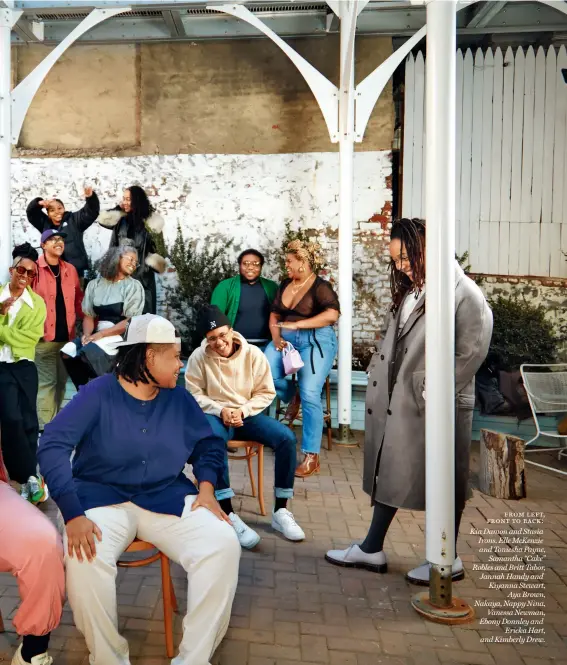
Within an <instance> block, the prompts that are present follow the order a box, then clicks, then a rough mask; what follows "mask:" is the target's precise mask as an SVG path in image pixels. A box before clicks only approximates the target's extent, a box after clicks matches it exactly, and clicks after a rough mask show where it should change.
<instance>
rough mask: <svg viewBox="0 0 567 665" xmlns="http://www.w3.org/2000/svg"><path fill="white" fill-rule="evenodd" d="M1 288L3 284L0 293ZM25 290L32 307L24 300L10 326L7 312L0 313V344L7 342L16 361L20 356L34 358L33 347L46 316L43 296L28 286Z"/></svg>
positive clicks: (38, 337)
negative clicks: (2, 314)
mask: <svg viewBox="0 0 567 665" xmlns="http://www.w3.org/2000/svg"><path fill="white" fill-rule="evenodd" d="M3 289H4V286H2V287H0V293H1V292H2V291H3ZM26 291H27V292H28V295H29V296H30V297H31V299H32V302H33V308H31V307H30V306H29V305H28V304H27V303H26V302H25V301H24V302H23V303H22V306H21V307H20V311H19V312H18V313H17V314H16V318H15V319H14V323H12V325H11V326H10V325H8V321H9V319H8V316H9V314H5V315H4V316H1V315H0V346H4V344H7V345H8V346H9V347H10V349H11V350H12V355H13V356H14V360H15V361H16V362H17V361H18V360H21V359H22V358H29V359H30V360H33V359H34V358H35V347H36V346H37V343H38V342H39V340H40V339H41V338H42V337H43V326H44V324H45V317H46V308H45V302H44V300H43V298H42V297H41V296H38V295H37V293H34V292H33V291H32V290H31V289H30V287H29V286H28V287H26Z"/></svg>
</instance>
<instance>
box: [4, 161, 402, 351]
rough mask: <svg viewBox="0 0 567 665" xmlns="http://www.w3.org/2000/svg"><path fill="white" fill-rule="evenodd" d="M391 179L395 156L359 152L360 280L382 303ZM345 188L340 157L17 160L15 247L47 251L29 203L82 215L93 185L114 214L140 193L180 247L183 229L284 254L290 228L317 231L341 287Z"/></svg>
mask: <svg viewBox="0 0 567 665" xmlns="http://www.w3.org/2000/svg"><path fill="white" fill-rule="evenodd" d="M391 172H392V168H391V160H390V154H389V153H388V152H360V153H356V155H355V177H354V181H355V190H354V197H355V220H356V223H355V228H356V231H355V257H356V259H355V263H354V267H355V271H356V270H357V269H360V268H363V271H367V270H368V269H369V268H373V270H372V271H371V272H370V273H369V275H366V277H365V279H366V287H370V288H373V289H375V290H376V295H377V296H378V299H379V300H380V301H381V300H382V297H383V296H384V288H385V287H387V282H384V281H383V280H382V279H380V277H382V273H383V269H384V251H383V245H382V244H381V243H382V242H383V238H382V236H383V234H384V232H383V229H382V228H381V224H380V223H376V222H368V220H370V218H371V217H372V216H373V215H374V214H375V213H379V212H380V211H382V210H383V209H384V207H385V206H386V205H387V204H388V205H389V204H391V196H392V191H391V189H389V188H388V187H387V183H386V178H387V177H388V176H391ZM338 182H339V155H338V153H300V154H279V155H169V156H162V155H148V156H144V157H112V158H93V159H76V158H58V159H25V158H22V159H14V160H13V161H12V226H13V239H14V242H15V243H19V242H22V241H24V240H29V241H30V242H32V243H35V244H36V246H37V245H39V234H38V233H37V231H36V230H35V229H34V228H33V227H32V226H31V225H30V224H29V223H28V222H27V219H26V214H25V210H26V206H27V203H28V202H29V201H30V200H31V199H32V198H34V197H36V196H44V197H53V196H57V197H58V198H61V199H62V200H63V202H64V203H65V205H66V208H67V209H68V210H76V209H77V208H78V207H80V206H81V205H82V199H83V194H82V192H83V187H84V185H85V184H89V185H92V186H93V187H94V188H95V189H96V191H97V193H98V195H99V197H100V200H101V206H102V209H107V208H111V207H114V206H115V205H116V203H118V202H119V201H120V199H121V196H122V190H123V189H124V188H125V187H127V186H128V185H132V184H139V185H141V186H143V187H144V188H145V189H146V191H148V193H149V194H150V199H151V202H152V203H153V205H154V206H155V207H156V209H157V210H158V211H159V212H160V214H161V215H162V216H163V217H164V219H165V237H166V241H167V242H168V243H171V242H173V240H174V238H175V234H176V230H177V224H178V223H180V224H181V227H182V229H183V232H184V234H185V236H186V238H188V239H197V240H200V241H202V242H210V241H211V240H215V239H216V240H221V239H223V238H233V239H234V249H233V251H234V253H235V255H236V254H237V253H238V251H239V250H240V249H243V248H244V247H250V246H253V247H257V248H258V249H260V250H264V251H270V250H272V251H273V250H274V249H275V248H279V246H280V244H281V240H282V235H283V230H284V227H285V224H286V222H287V221H290V222H291V223H292V227H294V228H299V227H302V228H310V229H315V230H317V232H318V235H319V237H320V239H321V243H322V245H323V246H324V248H325V249H326V250H327V252H328V256H327V260H328V263H329V264H330V266H331V274H332V275H333V277H335V278H336V277H337V274H336V264H337V256H336V250H337V246H338V245H337V241H336V230H337V228H338V214H339V196H338ZM358 232H363V233H364V234H365V235H370V234H372V235H373V236H374V235H376V236H379V241H380V248H379V251H375V250H374V249H373V248H372V246H368V247H366V246H365V247H363V246H357V243H356V233H358ZM109 236H110V231H108V230H106V229H102V228H100V227H98V226H97V225H94V226H93V227H91V228H90V229H89V230H88V231H87V233H86V234H85V244H86V246H87V251H89V253H90V254H91V256H92V257H93V258H94V259H97V258H99V257H100V256H101V255H102V254H103V253H104V250H105V249H106V247H107V246H108V242H109ZM266 274H267V275H268V276H276V266H275V262H272V264H271V265H268V266H267V270H266ZM379 276H380V277H379ZM369 278H370V280H371V283H370V284H369V283H368V279H369ZM374 280H375V281H374ZM363 309H365V310H367V309H368V308H363ZM382 314H383V313H382V312H368V311H361V312H359V318H360V324H358V326H357V327H355V339H356V338H357V330H360V331H361V332H362V330H361V328H362V325H363V324H366V325H368V324H369V323H370V324H371V327H372V326H373V325H374V323H375V322H376V321H377V320H378V319H380V318H381V317H382ZM368 335H369V331H368V328H366V329H365V333H364V335H360V337H359V339H360V341H362V340H363V339H364V340H365V341H366V340H367V339H368ZM371 336H372V337H373V335H371Z"/></svg>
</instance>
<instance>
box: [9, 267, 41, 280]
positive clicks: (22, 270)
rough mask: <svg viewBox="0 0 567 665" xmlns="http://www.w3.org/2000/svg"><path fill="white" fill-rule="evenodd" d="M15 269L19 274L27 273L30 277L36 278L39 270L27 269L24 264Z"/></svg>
mask: <svg viewBox="0 0 567 665" xmlns="http://www.w3.org/2000/svg"><path fill="white" fill-rule="evenodd" d="M14 270H15V271H16V272H17V273H18V275H22V276H23V275H27V278H28V279H35V278H36V275H37V272H36V271H35V270H33V269H32V270H27V269H26V268H24V267H23V266H16V267H15V268H14Z"/></svg>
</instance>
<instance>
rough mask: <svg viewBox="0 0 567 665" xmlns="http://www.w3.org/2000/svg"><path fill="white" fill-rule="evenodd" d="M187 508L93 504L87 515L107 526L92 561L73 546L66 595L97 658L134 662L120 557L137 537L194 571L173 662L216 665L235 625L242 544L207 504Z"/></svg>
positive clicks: (118, 664) (123, 664)
mask: <svg viewBox="0 0 567 665" xmlns="http://www.w3.org/2000/svg"><path fill="white" fill-rule="evenodd" d="M194 500H195V497H193V496H188V497H186V499H185V509H184V511H183V515H182V516H181V517H180V518H179V517H175V516H172V515H163V514H160V513H151V512H149V511H147V510H143V509H142V508H139V507H138V506H135V505H134V504H133V503H122V504H120V505H117V506H109V507H105V508H93V509H91V510H87V511H86V515H87V517H88V518H89V519H90V520H92V521H93V522H95V524H97V525H98V526H99V528H100V529H101V531H102V542H100V543H98V544H97V555H96V558H95V559H94V561H93V562H92V563H88V561H86V560H85V561H83V562H82V563H79V561H77V559H76V557H73V558H70V557H69V556H68V554H67V539H66V538H65V564H66V569H67V595H68V597H69V603H70V605H71V609H72V610H73V616H74V619H75V624H76V625H77V628H78V629H79V630H80V631H81V632H82V633H83V635H84V636H85V640H86V643H87V647H88V649H89V652H90V660H89V663H90V665H129V663H130V659H129V654H128V643H127V641H126V640H125V639H124V638H123V637H122V636H121V635H120V634H119V632H118V614H117V607H116V570H117V569H116V561H117V560H118V558H119V557H120V555H121V554H122V553H123V552H124V550H125V549H126V548H127V547H128V545H129V544H130V543H131V542H132V541H133V540H134V538H135V537H138V538H140V539H141V540H146V541H148V542H150V543H152V544H153V545H155V546H156V547H158V548H159V549H160V550H161V551H162V552H163V553H164V554H166V555H167V556H168V557H169V558H170V559H171V560H172V561H175V562H176V563H178V564H180V565H181V566H182V567H183V569H184V570H185V571H186V572H187V581H188V592H187V614H186V615H185V618H184V620H183V639H182V641H181V645H180V647H179V655H178V656H176V657H175V658H174V659H173V660H172V661H171V662H172V665H209V662H210V658H211V656H212V655H213V653H214V651H215V649H216V648H217V646H218V645H219V644H220V641H221V640H222V638H223V637H224V634H225V633H226V630H227V628H228V622H229V620H230V611H231V608H232V601H233V599H234V594H235V591H236V584H237V581H238V564H239V561H240V545H239V543H238V538H237V537H236V533H235V531H234V529H233V528H232V527H231V526H230V525H229V524H227V523H226V522H222V521H221V520H219V519H218V518H217V517H215V516H214V515H213V514H212V513H211V512H209V511H208V510H207V509H206V508H198V509H197V510H196V511H195V512H191V505H192V503H193V501H194Z"/></svg>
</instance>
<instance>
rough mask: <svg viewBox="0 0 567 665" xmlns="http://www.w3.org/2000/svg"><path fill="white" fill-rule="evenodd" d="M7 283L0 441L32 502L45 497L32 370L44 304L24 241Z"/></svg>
mask: <svg viewBox="0 0 567 665" xmlns="http://www.w3.org/2000/svg"><path fill="white" fill-rule="evenodd" d="M12 258H13V259H14V263H13V265H12V267H11V268H10V281H9V282H8V283H7V284H6V285H4V286H2V287H0V433H1V435H0V440H1V444H2V455H3V457H4V463H5V465H6V468H7V470H8V474H9V475H10V479H11V480H15V481H16V482H17V483H20V485H21V486H22V489H21V494H22V496H23V497H24V498H26V499H28V500H29V501H31V502H32V503H39V502H41V501H45V500H46V499H47V498H48V492H47V487H46V485H45V483H44V481H43V478H41V476H39V475H38V471H37V459H36V450H37V438H38V434H39V426H38V420H37V409H36V400H37V369H36V366H35V363H34V358H35V347H36V345H37V343H38V342H39V340H40V338H41V337H42V336H43V326H44V323H45V317H46V308H45V302H44V301H43V299H42V298H41V296H38V295H37V294H36V293H34V292H33V291H32V289H31V284H32V282H33V280H34V279H35V277H36V275H37V265H36V263H35V262H36V261H37V252H36V251H35V249H34V248H33V247H32V246H31V245H30V244H29V243H25V244H23V245H19V246H18V247H16V248H15V249H14V251H13V252H12Z"/></svg>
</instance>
